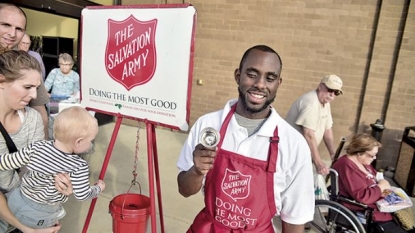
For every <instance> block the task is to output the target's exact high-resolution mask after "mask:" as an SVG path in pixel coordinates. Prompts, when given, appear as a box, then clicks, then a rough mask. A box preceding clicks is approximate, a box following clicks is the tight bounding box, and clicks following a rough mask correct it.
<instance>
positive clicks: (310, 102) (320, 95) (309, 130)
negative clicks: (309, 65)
mask: <svg viewBox="0 0 415 233" xmlns="http://www.w3.org/2000/svg"><path fill="white" fill-rule="evenodd" d="M342 86H343V82H342V80H341V79H340V78H339V76H337V75H334V74H331V75H327V76H325V77H324V78H323V79H322V80H321V82H320V83H319V85H318V87H317V89H316V90H312V91H310V92H308V93H306V94H304V95H302V96H301V97H300V98H298V99H297V100H296V101H295V102H294V103H293V104H292V105H291V108H290V110H289V111H288V114H287V116H286V118H285V120H286V121H287V122H288V123H290V125H291V126H293V127H294V128H295V129H297V130H298V131H299V132H300V133H302V134H303V135H304V137H305V139H306V141H307V143H308V145H309V147H310V150H311V156H312V159H313V162H314V165H315V166H316V171H317V172H318V173H319V174H322V175H327V174H328V173H329V168H328V167H327V165H326V164H325V163H324V162H323V160H322V159H321V156H320V154H319V152H318V145H319V144H320V142H321V140H322V139H323V140H324V143H325V144H326V147H327V150H328V151H329V154H330V157H331V158H332V159H333V157H334V154H335V152H336V149H335V147H334V143H333V130H332V126H333V119H332V116H331V108H330V102H331V101H333V100H334V98H335V97H336V96H338V95H340V94H343V91H342Z"/></svg>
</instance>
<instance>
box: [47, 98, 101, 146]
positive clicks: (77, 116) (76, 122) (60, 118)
mask: <svg viewBox="0 0 415 233" xmlns="http://www.w3.org/2000/svg"><path fill="white" fill-rule="evenodd" d="M97 127H98V122H97V119H95V117H93V116H92V115H91V114H89V112H88V111H87V110H85V108H83V107H78V106H75V107H70V108H66V109H64V110H62V111H61V112H60V113H59V114H58V115H57V116H56V118H55V123H54V125H53V135H54V138H55V139H57V140H59V141H63V142H69V141H71V140H76V139H77V138H80V137H85V136H86V135H88V133H91V132H92V131H93V130H94V129H95V128H97Z"/></svg>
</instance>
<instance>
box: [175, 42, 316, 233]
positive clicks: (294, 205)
mask: <svg viewBox="0 0 415 233" xmlns="http://www.w3.org/2000/svg"><path fill="white" fill-rule="evenodd" d="M281 69H282V62H281V59H280V57H279V55H278V54H277V53H276V52H275V51H274V50H273V49H271V48H270V47H268V46H265V45H257V46H254V47H252V48H250V49H248V50H247V51H246V52H245V53H244V55H243V57H242V59H241V62H240V65H239V68H238V69H236V70H235V73H234V78H235V81H236V84H237V85H238V92H239V98H238V99H234V100H231V101H229V102H228V103H226V105H225V107H224V109H222V110H220V111H217V112H212V113H208V114H206V115H204V116H202V117H200V118H199V119H198V120H197V121H196V123H195V124H194V125H193V127H192V129H191V130H190V133H189V135H188V138H187V140H186V142H185V144H184V145H183V148H182V151H181V153H180V157H179V159H178V162H177V167H178V168H179V170H180V173H179V174H178V178H177V181H178V186H179V192H180V194H182V195H183V196H184V197H189V196H191V195H194V194H196V193H198V192H199V191H200V190H201V189H202V188H203V192H204V195H205V208H204V209H203V210H202V211H201V212H200V213H199V214H198V215H197V216H196V218H195V220H194V222H193V224H192V225H191V227H190V229H189V230H188V231H187V232H188V233H190V232H194V233H199V232H234V231H233V230H235V231H237V230H238V229H239V230H240V229H243V230H246V231H249V232H262V233H267V232H269V233H271V232H275V231H274V229H273V226H272V218H273V216H274V215H276V214H277V213H278V214H279V215H280V216H281V219H282V232H283V233H300V232H303V230H304V225H303V224H304V223H306V222H308V221H311V220H312V219H313V213H314V189H313V176H312V165H311V159H310V158H311V156H309V154H310V150H309V148H308V146H307V143H306V141H305V140H304V137H303V136H302V135H301V134H299V133H298V132H297V131H296V130H295V129H293V128H292V127H291V126H290V125H289V124H288V123H287V122H286V121H284V119H282V118H281V117H280V116H279V115H278V113H277V112H276V111H275V109H274V108H272V106H271V103H272V102H273V101H274V100H275V97H276V93H277V89H278V87H279V86H280V84H281V82H282V79H281ZM206 127H212V128H214V129H216V130H217V131H218V132H219V134H220V142H219V144H218V145H217V147H215V148H206V147H204V146H203V145H202V144H200V141H199V137H200V134H201V133H202V132H201V131H202V130H203V129H204V128H206ZM279 139H280V140H279ZM230 205H232V206H233V207H235V208H232V209H230V208H229V206H230ZM227 207H228V208H227ZM237 209H239V211H237Z"/></svg>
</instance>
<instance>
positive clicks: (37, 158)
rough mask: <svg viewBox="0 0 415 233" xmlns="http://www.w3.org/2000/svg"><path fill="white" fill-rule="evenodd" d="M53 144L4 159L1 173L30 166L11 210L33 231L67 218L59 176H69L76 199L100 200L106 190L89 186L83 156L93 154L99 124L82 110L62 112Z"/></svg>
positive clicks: (12, 197)
mask: <svg viewBox="0 0 415 233" xmlns="http://www.w3.org/2000/svg"><path fill="white" fill-rule="evenodd" d="M53 132H54V138H55V139H54V140H53V141H46V140H42V141H37V142H34V143H32V144H30V145H29V146H27V147H24V148H21V149H20V150H18V151H17V152H14V153H11V154H3V155H0V170H11V169H17V168H20V167H22V166H26V168H27V170H28V171H27V172H26V173H25V174H24V175H23V176H22V182H21V184H20V186H19V187H18V188H16V189H14V190H13V191H11V192H9V193H8V196H7V202H8V205H9V208H10V210H11V211H12V212H13V214H14V215H15V216H16V217H17V218H18V219H19V221H20V222H21V223H23V224H25V225H26V226H28V227H32V228H47V227H50V226H54V225H55V224H57V223H58V220H59V219H61V218H63V217H64V216H65V210H64V209H63V206H62V204H63V203H65V202H66V201H67V200H68V197H67V196H65V195H63V194H61V193H59V192H58V191H57V190H56V188H55V176H56V175H57V174H58V173H68V174H69V176H70V177H71V183H72V185H73V194H74V196H75V198H76V199H78V200H81V201H84V200H89V199H92V198H96V197H97V196H98V195H99V194H100V193H101V192H102V191H103V190H104V188H105V183H104V181H102V180H98V181H97V183H96V184H95V185H92V186H91V185H90V183H89V165H88V163H87V162H86V161H85V160H84V159H83V158H81V157H80V156H79V154H84V153H87V152H89V151H91V150H92V145H93V140H94V138H95V136H96V135H97V134H98V123H97V120H96V119H95V118H94V117H93V116H91V115H90V114H89V112H88V111H86V110H85V109H84V108H82V107H70V108H67V109H64V110H63V111H62V112H60V113H59V114H58V115H57V117H56V119H55V124H54V126H53Z"/></svg>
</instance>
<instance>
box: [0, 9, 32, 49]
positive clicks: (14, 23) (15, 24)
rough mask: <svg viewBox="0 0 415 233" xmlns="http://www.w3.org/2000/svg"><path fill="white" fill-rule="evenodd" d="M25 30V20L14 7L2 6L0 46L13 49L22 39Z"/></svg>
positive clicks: (0, 13)
mask: <svg viewBox="0 0 415 233" xmlns="http://www.w3.org/2000/svg"><path fill="white" fill-rule="evenodd" d="M25 28H26V18H25V16H24V15H23V14H22V12H20V10H19V9H18V8H16V7H14V6H4V7H3V8H1V9H0V44H1V45H2V46H4V47H7V48H14V47H16V46H17V44H19V42H20V40H21V39H22V37H23V35H24V33H25Z"/></svg>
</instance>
